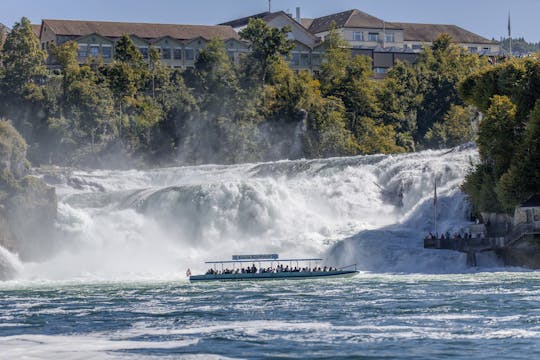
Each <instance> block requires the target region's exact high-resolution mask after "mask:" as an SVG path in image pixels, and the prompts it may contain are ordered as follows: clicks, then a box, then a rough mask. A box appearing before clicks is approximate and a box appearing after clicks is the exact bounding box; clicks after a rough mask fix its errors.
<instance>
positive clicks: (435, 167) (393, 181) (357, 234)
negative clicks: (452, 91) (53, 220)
mask: <svg viewBox="0 0 540 360" xmlns="http://www.w3.org/2000/svg"><path fill="white" fill-rule="evenodd" d="M476 161H477V150H476V148H474V147H472V146H464V147H461V148H456V149H452V150H441V151H424V152H419V153H411V154H402V155H388V156H383V155H374V156H358V157H347V158H331V159H321V160H296V161H278V162H270V163H259V164H244V165H232V166H214V165H205V166H188V167H175V168H164V169H155V170H145V171H142V170H129V171H111V170H109V171H103V170H95V171H81V170H79V171H74V172H71V173H68V174H66V175H65V176H62V177H60V180H59V181H57V183H56V185H55V186H56V188H57V193H58V196H59V201H60V203H59V208H58V211H59V217H58V223H57V228H58V233H59V235H58V237H57V238H56V239H54V241H51V242H50V243H51V246H52V247H53V248H54V250H53V255H52V256H51V257H49V258H48V259H46V260H44V261H40V262H35V263H23V264H21V265H20V266H19V265H18V268H17V269H16V272H17V277H19V278H21V279H88V278H90V279H118V278H121V279H125V278H128V279H132V278H135V279H137V278H165V279H167V278H171V277H180V276H183V273H184V272H185V270H186V268H188V267H190V268H191V269H192V271H202V270H205V266H204V264H203V262H204V261H205V260H216V259H228V258H230V255H231V254H233V253H266V252H272V253H274V252H275V253H280V254H281V255H282V256H329V259H330V260H332V261H333V262H334V264H335V265H345V264H346V263H348V262H356V263H358V265H359V268H360V269H364V270H370V271H379V272H386V271H429V269H431V270H435V271H455V270H456V269H458V270H459V269H461V268H463V266H464V261H463V264H462V262H461V260H460V258H459V255H456V254H453V253H447V252H444V251H443V252H439V253H437V254H436V255H435V254H434V253H433V252H432V251H428V250H424V249H422V246H421V244H422V238H423V237H424V236H425V234H426V233H427V232H428V231H430V230H432V229H433V206H432V193H433V182H434V179H437V181H438V195H439V204H440V210H439V224H440V228H441V230H445V229H446V228H448V229H451V230H452V229H456V230H457V229H459V228H460V227H464V226H465V222H466V220H467V215H468V206H467V204H466V202H465V200H464V197H463V195H462V194H461V192H460V191H459V185H460V184H461V182H462V180H463V178H464V176H465V174H466V173H467V171H468V169H469V168H470V166H471V164H472V163H474V162H476ZM44 178H47V176H44ZM42 240H43V239H36V241H42ZM426 269H427V270H426Z"/></svg>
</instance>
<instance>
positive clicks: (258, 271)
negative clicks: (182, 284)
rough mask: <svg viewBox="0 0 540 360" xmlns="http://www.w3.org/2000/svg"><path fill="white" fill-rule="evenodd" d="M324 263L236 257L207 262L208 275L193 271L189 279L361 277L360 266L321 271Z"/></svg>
mask: <svg viewBox="0 0 540 360" xmlns="http://www.w3.org/2000/svg"><path fill="white" fill-rule="evenodd" d="M322 260H323V259H279V255H278V254H262V255H233V256H232V260H219V261H207V262H205V264H210V266H211V267H210V269H209V270H208V271H207V272H206V274H204V275H192V274H191V270H189V269H188V270H187V272H186V275H187V276H188V278H189V280H190V281H239V280H275V279H291V280H299V279H312V278H335V277H350V276H353V275H355V274H357V273H358V271H356V264H353V265H348V266H344V267H340V268H335V267H329V266H324V267H321V266H320V265H319V264H320V262H321V261H322Z"/></svg>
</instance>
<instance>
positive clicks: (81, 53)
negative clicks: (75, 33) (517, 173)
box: [77, 44, 88, 58]
mask: <svg viewBox="0 0 540 360" xmlns="http://www.w3.org/2000/svg"><path fill="white" fill-rule="evenodd" d="M77 56H78V57H81V58H85V57H88V45H86V44H79V50H77Z"/></svg>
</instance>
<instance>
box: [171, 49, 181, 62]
mask: <svg viewBox="0 0 540 360" xmlns="http://www.w3.org/2000/svg"><path fill="white" fill-rule="evenodd" d="M173 56H174V60H182V48H176V49H174V53H173Z"/></svg>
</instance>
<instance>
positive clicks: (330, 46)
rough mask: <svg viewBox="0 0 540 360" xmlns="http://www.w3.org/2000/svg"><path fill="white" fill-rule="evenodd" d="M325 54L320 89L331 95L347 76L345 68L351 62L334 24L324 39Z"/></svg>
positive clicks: (347, 49) (347, 50) (349, 52)
mask: <svg viewBox="0 0 540 360" xmlns="http://www.w3.org/2000/svg"><path fill="white" fill-rule="evenodd" d="M324 48H325V49H326V52H325V54H324V57H323V61H322V64H321V76H320V79H321V88H322V91H323V92H324V94H325V95H327V94H332V93H333V91H334V90H335V89H336V88H337V87H339V85H340V84H341V83H342V82H343V80H344V79H345V77H346V76H347V73H346V68H347V65H349V64H350V62H351V51H350V50H349V48H348V47H347V43H346V42H345V40H343V39H342V38H341V35H340V34H339V33H338V32H337V30H336V28H335V24H332V26H331V27H330V31H329V32H328V34H327V35H326V36H325V38H324Z"/></svg>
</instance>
